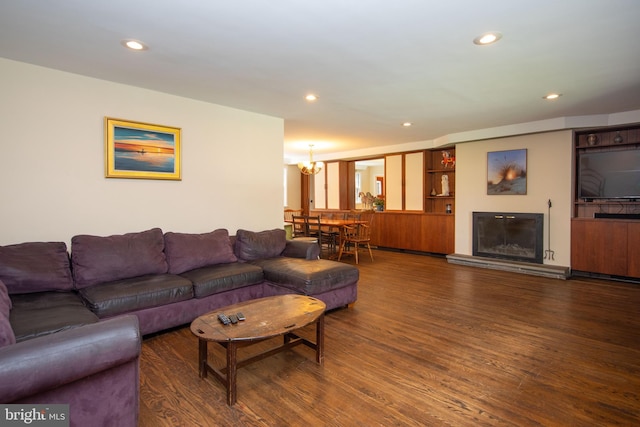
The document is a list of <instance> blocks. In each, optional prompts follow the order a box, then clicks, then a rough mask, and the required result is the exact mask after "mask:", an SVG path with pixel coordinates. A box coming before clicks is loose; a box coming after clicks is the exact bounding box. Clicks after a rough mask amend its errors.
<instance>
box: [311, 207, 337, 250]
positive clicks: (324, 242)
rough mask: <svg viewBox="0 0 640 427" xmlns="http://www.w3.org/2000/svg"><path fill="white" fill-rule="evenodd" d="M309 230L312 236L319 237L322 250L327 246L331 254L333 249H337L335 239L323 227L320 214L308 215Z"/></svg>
mask: <svg viewBox="0 0 640 427" xmlns="http://www.w3.org/2000/svg"><path fill="white" fill-rule="evenodd" d="M305 219H306V221H307V230H308V233H309V234H308V235H309V236H310V237H315V238H316V239H318V244H319V245H320V251H322V249H323V247H326V249H327V253H328V254H329V255H331V253H332V251H335V243H334V242H335V240H332V239H331V236H330V235H329V234H328V233H326V232H325V230H323V229H322V224H321V222H322V221H321V220H320V216H319V215H318V216H306V217H305Z"/></svg>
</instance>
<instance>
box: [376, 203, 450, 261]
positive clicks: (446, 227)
mask: <svg viewBox="0 0 640 427" xmlns="http://www.w3.org/2000/svg"><path fill="white" fill-rule="evenodd" d="M454 227H455V221H454V216H453V215H446V214H443V215H434V214H422V213H407V212H403V213H395V212H381V213H376V216H375V225H374V227H373V230H372V239H371V243H372V244H374V245H376V246H381V247H386V248H394V249H406V250H411V251H420V252H431V253H439V254H449V253H453V247H454V231H453V230H454Z"/></svg>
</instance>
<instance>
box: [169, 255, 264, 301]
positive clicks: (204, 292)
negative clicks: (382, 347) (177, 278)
mask: <svg viewBox="0 0 640 427" xmlns="http://www.w3.org/2000/svg"><path fill="white" fill-rule="evenodd" d="M181 276H182V277H185V278H187V279H189V280H190V281H191V282H193V292H194V294H195V296H196V298H204V297H206V296H208V295H212V294H217V293H219V292H224V291H228V290H231V289H237V288H241V287H243V286H248V285H254V284H256V283H260V282H262V280H263V278H264V276H263V274H262V268H260V267H258V266H256V265H252V264H246V263H239V262H234V263H231V264H220V265H215V266H211V267H204V268H198V269H196V270H191V271H187V272H185V273H182V274H181Z"/></svg>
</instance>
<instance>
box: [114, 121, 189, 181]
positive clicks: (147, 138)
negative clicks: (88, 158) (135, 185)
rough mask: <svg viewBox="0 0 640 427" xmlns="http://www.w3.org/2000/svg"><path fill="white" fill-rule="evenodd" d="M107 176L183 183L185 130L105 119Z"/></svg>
mask: <svg viewBox="0 0 640 427" xmlns="http://www.w3.org/2000/svg"><path fill="white" fill-rule="evenodd" d="M104 127H105V129H104V134H105V177H106V178H138V179H169V180H177V181H180V180H181V179H182V168H181V160H182V159H181V157H182V156H181V140H180V133H181V129H180V128H176V127H170V126H161V125H154V124H150V123H142V122H134V121H130V120H122V119H114V118H110V117H105V120H104Z"/></svg>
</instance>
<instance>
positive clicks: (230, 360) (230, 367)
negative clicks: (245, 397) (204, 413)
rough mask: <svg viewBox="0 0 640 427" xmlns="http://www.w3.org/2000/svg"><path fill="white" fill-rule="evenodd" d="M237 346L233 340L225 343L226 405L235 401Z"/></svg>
mask: <svg viewBox="0 0 640 427" xmlns="http://www.w3.org/2000/svg"><path fill="white" fill-rule="evenodd" d="M237 356H238V346H237V344H236V343H234V342H229V343H227V405H229V406H231V405H233V404H235V403H236V398H237V390H236V372H237V370H238V359H237Z"/></svg>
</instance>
